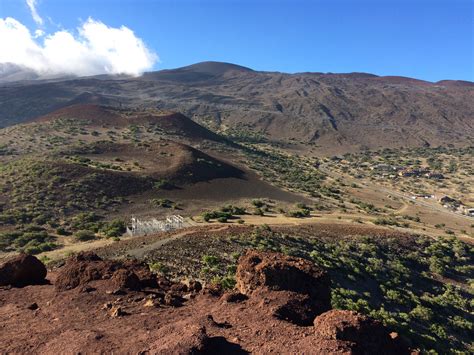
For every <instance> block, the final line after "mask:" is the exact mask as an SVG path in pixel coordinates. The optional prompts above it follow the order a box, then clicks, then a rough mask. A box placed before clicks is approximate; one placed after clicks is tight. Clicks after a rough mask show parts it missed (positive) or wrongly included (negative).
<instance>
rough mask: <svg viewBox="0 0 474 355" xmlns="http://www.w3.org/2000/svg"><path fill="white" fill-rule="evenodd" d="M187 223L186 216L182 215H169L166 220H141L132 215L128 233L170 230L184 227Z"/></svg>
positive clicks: (145, 233)
mask: <svg viewBox="0 0 474 355" xmlns="http://www.w3.org/2000/svg"><path fill="white" fill-rule="evenodd" d="M186 225H187V224H186V222H185V221H184V218H183V217H181V216H180V215H172V216H168V217H166V219H165V220H161V221H160V220H157V219H156V218H152V219H149V220H140V219H138V218H136V217H133V216H132V218H131V223H130V227H128V226H127V234H128V235H130V236H137V235H147V234H151V233H157V232H168V231H170V230H174V229H180V228H183V227H185V226H186Z"/></svg>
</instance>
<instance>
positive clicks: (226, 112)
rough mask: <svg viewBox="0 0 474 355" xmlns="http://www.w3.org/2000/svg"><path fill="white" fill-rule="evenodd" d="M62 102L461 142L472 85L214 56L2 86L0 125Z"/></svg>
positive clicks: (413, 142) (336, 147) (412, 140)
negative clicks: (132, 71) (263, 67)
mask: <svg viewBox="0 0 474 355" xmlns="http://www.w3.org/2000/svg"><path fill="white" fill-rule="evenodd" d="M26 101H28V102H29V105H24V102H26ZM72 103H73V104H78V103H101V104H103V103H106V104H109V105H113V106H116V107H123V108H125V107H141V108H146V107H148V108H155V109H156V108H158V109H159V110H174V111H179V112H183V113H184V114H186V115H187V116H189V117H192V118H194V117H195V118H196V119H198V120H199V121H200V122H203V123H205V124H206V125H209V126H211V127H213V129H215V130H219V131H222V132H225V131H227V130H229V129H231V130H238V131H240V132H241V133H242V131H243V132H244V133H245V132H247V131H251V132H259V134H261V135H262V136H263V137H266V138H267V139H270V140H276V141H282V142H289V143H293V144H296V145H300V146H301V144H303V145H304V146H305V147H307V146H308V144H310V145H312V146H314V147H316V148H318V147H319V149H320V151H322V152H325V151H327V152H329V153H341V152H347V151H354V150H360V149H365V148H379V147H401V146H408V147H417V146H438V145H440V144H441V145H442V144H453V145H455V146H457V145H467V144H470V143H472V137H473V135H474V124H473V115H474V87H473V85H472V83H469V82H461V81H449V80H448V81H440V82H438V83H431V82H426V81H421V80H416V79H411V78H404V77H394V76H388V77H379V76H376V75H370V74H365V73H349V74H331V73H327V74H324V73H297V74H285V73H271V72H257V71H253V70H250V69H248V68H245V67H240V66H236V65H233V64H226V63H216V62H205V63H198V64H195V65H192V66H189V67H184V68H179V69H175V70H164V71H159V72H154V73H147V74H145V75H143V76H142V77H139V78H126V77H118V78H116V77H107V76H101V77H88V78H78V79H74V80H64V81H55V82H41V81H39V82H29V83H21V82H16V83H8V84H3V85H2V86H1V87H0V126H9V125H12V124H15V123H19V122H23V121H25V120H29V119H32V118H35V117H38V116H41V115H45V114H48V113H49V112H52V111H54V110H56V109H58V108H60V107H63V106H67V105H70V104H72Z"/></svg>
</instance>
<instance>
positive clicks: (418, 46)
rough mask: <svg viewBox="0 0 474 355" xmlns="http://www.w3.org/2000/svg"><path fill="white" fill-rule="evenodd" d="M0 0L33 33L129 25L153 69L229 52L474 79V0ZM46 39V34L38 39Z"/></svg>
mask: <svg viewBox="0 0 474 355" xmlns="http://www.w3.org/2000/svg"><path fill="white" fill-rule="evenodd" d="M36 9H37V12H38V14H39V15H40V16H41V17H42V19H43V20H44V23H43V25H41V26H39V25H38V24H37V23H35V21H34V20H33V18H32V16H31V13H30V10H29V8H28V6H27V4H26V1H22V0H0V18H6V17H12V18H14V19H16V20H18V21H19V22H21V23H22V24H23V25H25V26H26V27H27V28H28V29H30V31H31V32H34V31H35V29H37V28H41V29H42V30H44V31H45V32H46V34H49V33H53V32H55V31H57V30H59V29H67V30H71V31H73V30H74V29H76V28H78V27H79V26H80V24H81V23H83V22H84V21H86V20H87V19H88V18H89V17H91V18H93V19H94V20H97V21H101V22H102V23H104V24H106V25H107V26H110V27H117V28H118V27H120V26H126V27H128V28H130V29H131V30H133V31H134V33H135V35H136V36H137V37H139V38H141V39H142V40H143V42H144V43H145V44H146V46H147V47H148V48H149V49H150V51H153V52H155V53H156V54H157V55H158V56H159V61H157V62H156V63H155V64H154V65H153V69H165V68H174V67H180V66H184V65H188V64H192V63H195V62H200V61H206V60H216V61H226V62H232V63H236V64H241V65H244V66H248V67H251V68H253V69H257V70H269V71H284V72H302V71H316V72H354V71H358V72H369V73H374V74H378V75H403V76H410V77H416V78H421V79H425V80H430V81H437V80H441V79H462V80H471V81H474V55H473V51H474V50H473V47H474V1H472V0H444V1H441V0H431V1H428V0H411V1H409V0H398V1H396V0H378V1H375V0H371V1H370V0H359V1H356V0H353V1H349V0H345V1H344V0H332V1H331V0H324V1H323V0H320V1H318V0H314V1H309V0H308V1H302V0H293V1H290V0H288V1H283V0H276V1H265V0H253V1H250V0H239V1H237V0H219V1H218V0H212V1H211V0H207V1H206V0H202V1H199V0H173V1H172V0H168V1H164V0H163V1H160V0H155V1H152V0H121V1H118V0H100V1H99V0H96V1H92V0H36ZM38 40H40V39H38Z"/></svg>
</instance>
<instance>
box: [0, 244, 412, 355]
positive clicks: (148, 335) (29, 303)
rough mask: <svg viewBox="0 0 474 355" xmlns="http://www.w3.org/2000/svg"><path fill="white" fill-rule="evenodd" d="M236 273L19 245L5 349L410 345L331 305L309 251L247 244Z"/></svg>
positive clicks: (403, 349) (357, 349) (3, 283)
mask: <svg viewBox="0 0 474 355" xmlns="http://www.w3.org/2000/svg"><path fill="white" fill-rule="evenodd" d="M236 279H237V286H236V289H235V290H233V291H231V292H223V291H222V290H221V289H220V288H219V287H217V286H213V285H208V286H206V287H204V288H203V287H202V285H201V284H200V283H199V282H197V281H189V280H185V281H183V282H180V283H177V282H171V281H170V280H167V279H165V278H162V277H159V276H156V275H154V274H153V273H151V272H150V270H149V268H148V266H147V265H146V264H142V263H138V262H136V261H112V260H103V259H101V258H100V257H98V256H97V255H95V254H93V253H84V254H79V255H77V256H74V257H71V258H70V259H68V260H67V262H66V263H65V265H64V266H62V267H60V268H58V269H56V270H53V271H51V272H49V273H47V270H46V268H45V266H44V265H43V264H42V263H41V262H40V261H39V260H38V259H36V258H35V257H33V256H27V255H20V256H18V257H16V258H14V259H11V260H10V261H8V262H6V263H4V264H3V265H1V266H0V319H1V322H0V344H1V345H0V347H1V352H2V353H4V352H6V353H48V354H49V353H54V354H57V353H62V354H64V353H66V354H68V353H75V354H76V353H99V352H105V353H111V352H114V353H137V354H168V353H172V354H199V353H225V354H232V353H235V354H244V353H300V354H301V353H305V354H310V353H311V354H314V353H317V354H404V353H410V352H411V350H410V349H409V348H408V347H407V346H406V345H405V344H404V342H403V340H402V339H400V337H399V336H398V335H397V334H396V333H391V332H390V330H388V329H386V328H385V327H384V326H383V325H382V324H381V323H380V322H378V321H376V320H374V319H371V318H369V317H366V316H364V315H361V314H358V313H356V312H351V311H342V310H335V309H331V304H330V283H331V282H330V279H329V277H328V275H327V273H326V272H325V271H324V270H321V269H319V268H317V267H315V266H314V265H313V264H312V263H311V262H309V261H306V260H304V259H300V258H293V257H288V256H284V255H282V254H277V253H267V252H257V251H248V252H247V253H246V254H245V255H243V256H242V257H241V258H240V260H239V265H238V268H237V275H236Z"/></svg>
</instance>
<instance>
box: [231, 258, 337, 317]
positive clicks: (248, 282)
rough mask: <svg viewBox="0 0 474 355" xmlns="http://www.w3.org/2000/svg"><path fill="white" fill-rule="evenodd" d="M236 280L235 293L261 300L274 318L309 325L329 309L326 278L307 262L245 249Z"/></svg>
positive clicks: (328, 291)
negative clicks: (236, 289) (237, 290)
mask: <svg viewBox="0 0 474 355" xmlns="http://www.w3.org/2000/svg"><path fill="white" fill-rule="evenodd" d="M236 277H237V288H238V289H239V291H240V292H241V293H242V294H244V295H250V296H251V297H254V298H261V299H262V300H264V302H263V303H262V304H263V305H265V307H266V308H267V309H269V310H270V313H271V314H272V315H273V316H274V317H276V318H278V319H282V320H285V321H288V322H291V323H294V324H298V325H311V324H312V322H313V320H314V317H316V316H317V315H318V314H321V313H323V312H326V311H327V310H329V309H331V289H330V279H329V277H328V275H327V273H326V272H325V271H324V270H322V269H319V268H317V267H316V266H315V265H314V264H313V263H312V262H310V261H308V260H305V259H301V258H295V257H290V256H286V255H283V254H279V253H271V252H261V251H254V250H249V251H247V253H246V254H245V255H243V256H242V257H241V258H240V259H239V264H238V267H237V275H236Z"/></svg>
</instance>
